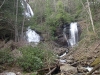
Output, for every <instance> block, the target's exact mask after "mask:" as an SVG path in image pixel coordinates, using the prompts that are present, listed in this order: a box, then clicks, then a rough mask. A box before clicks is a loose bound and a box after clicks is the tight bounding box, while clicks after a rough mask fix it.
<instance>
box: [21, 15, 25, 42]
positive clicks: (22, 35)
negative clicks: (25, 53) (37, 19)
mask: <svg viewBox="0 0 100 75" xmlns="http://www.w3.org/2000/svg"><path fill="white" fill-rule="evenodd" d="M24 24H25V15H24V16H23V24H22V30H21V41H22V40H23V39H24V38H23V37H24V34H23V31H24Z"/></svg>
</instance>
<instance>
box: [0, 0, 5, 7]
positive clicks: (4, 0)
mask: <svg viewBox="0 0 100 75" xmlns="http://www.w3.org/2000/svg"><path fill="white" fill-rule="evenodd" d="M4 3H5V0H4V1H3V2H2V4H1V6H0V9H1V7H2V6H3V5H4Z"/></svg>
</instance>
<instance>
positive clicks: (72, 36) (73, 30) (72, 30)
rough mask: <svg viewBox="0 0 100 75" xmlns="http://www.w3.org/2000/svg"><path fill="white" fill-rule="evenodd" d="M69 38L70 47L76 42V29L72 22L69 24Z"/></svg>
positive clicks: (75, 24)
mask: <svg viewBox="0 0 100 75" xmlns="http://www.w3.org/2000/svg"><path fill="white" fill-rule="evenodd" d="M69 33H70V38H69V40H68V41H69V44H70V46H71V47H73V46H74V45H76V44H77V42H78V28H77V22H73V23H71V24H70V31H69Z"/></svg>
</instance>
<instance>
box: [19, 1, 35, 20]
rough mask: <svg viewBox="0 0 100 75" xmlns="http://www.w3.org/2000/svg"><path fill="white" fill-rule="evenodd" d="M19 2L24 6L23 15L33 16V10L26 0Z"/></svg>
mask: <svg viewBox="0 0 100 75" xmlns="http://www.w3.org/2000/svg"><path fill="white" fill-rule="evenodd" d="M21 4H22V6H23V8H24V12H23V15H25V16H26V17H27V18H31V17H33V16H34V13H33V10H32V8H31V7H30V5H29V4H28V3H27V2H26V0H21Z"/></svg>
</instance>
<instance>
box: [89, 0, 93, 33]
mask: <svg viewBox="0 0 100 75" xmlns="http://www.w3.org/2000/svg"><path fill="white" fill-rule="evenodd" d="M87 3H88V11H89V16H90V20H91V24H92V28H93V32H94V33H95V28H94V22H93V18H92V14H91V9H90V3H89V0H87Z"/></svg>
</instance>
